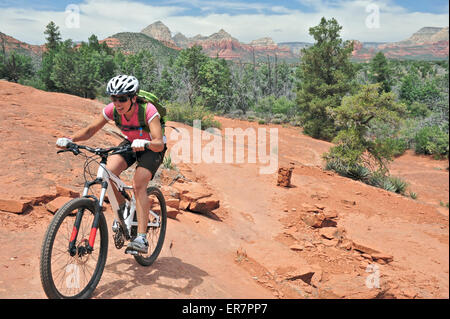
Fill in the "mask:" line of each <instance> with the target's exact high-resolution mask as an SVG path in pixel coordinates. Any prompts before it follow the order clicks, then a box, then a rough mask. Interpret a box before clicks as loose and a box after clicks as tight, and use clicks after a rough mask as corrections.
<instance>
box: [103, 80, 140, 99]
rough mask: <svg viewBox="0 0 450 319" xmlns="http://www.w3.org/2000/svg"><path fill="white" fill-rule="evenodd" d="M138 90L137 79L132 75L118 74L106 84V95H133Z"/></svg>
mask: <svg viewBox="0 0 450 319" xmlns="http://www.w3.org/2000/svg"><path fill="white" fill-rule="evenodd" d="M138 91H139V81H138V79H136V78H135V77H134V76H132V75H118V76H115V77H113V78H112V79H111V80H109V82H108V85H107V86H106V93H107V94H108V95H133V94H136V93H137V92H138Z"/></svg>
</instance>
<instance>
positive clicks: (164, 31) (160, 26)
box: [141, 21, 181, 50]
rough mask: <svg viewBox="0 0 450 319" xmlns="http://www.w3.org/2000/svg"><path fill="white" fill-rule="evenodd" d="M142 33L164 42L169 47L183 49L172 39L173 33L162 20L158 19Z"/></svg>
mask: <svg viewBox="0 0 450 319" xmlns="http://www.w3.org/2000/svg"><path fill="white" fill-rule="evenodd" d="M141 33H143V34H145V35H148V36H149V37H152V38H153V39H156V40H158V41H160V42H162V43H163V44H164V45H165V46H167V47H169V48H172V49H176V50H181V49H180V48H179V47H178V46H177V45H176V44H175V41H174V40H173V39H172V34H171V32H170V30H169V28H168V27H167V26H166V25H165V24H164V23H162V22H161V21H156V22H155V23H152V24H150V25H149V26H147V27H145V28H144V29H142V31H141Z"/></svg>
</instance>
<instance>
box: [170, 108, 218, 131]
mask: <svg viewBox="0 0 450 319" xmlns="http://www.w3.org/2000/svg"><path fill="white" fill-rule="evenodd" d="M166 107H167V120H168V121H174V122H180V123H184V124H187V125H191V126H192V125H193V123H194V120H201V129H202V130H204V129H207V128H210V127H216V128H219V129H220V128H221V125H220V122H218V121H216V120H214V114H213V113H211V111H209V110H207V109H206V108H205V107H204V106H198V105H194V106H193V107H192V108H191V107H189V106H187V105H182V104H178V103H172V104H167V105H166Z"/></svg>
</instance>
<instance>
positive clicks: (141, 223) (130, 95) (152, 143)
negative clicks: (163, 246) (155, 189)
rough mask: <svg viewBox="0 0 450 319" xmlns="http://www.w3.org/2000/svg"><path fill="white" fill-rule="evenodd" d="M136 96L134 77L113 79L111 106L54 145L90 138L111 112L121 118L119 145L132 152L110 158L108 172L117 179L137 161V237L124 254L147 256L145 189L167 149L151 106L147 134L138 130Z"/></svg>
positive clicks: (119, 199)
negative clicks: (84, 126)
mask: <svg viewBox="0 0 450 319" xmlns="http://www.w3.org/2000/svg"><path fill="white" fill-rule="evenodd" d="M138 92H139V81H138V80H137V79H136V78H135V77H134V76H128V75H118V76H116V77H114V78H112V79H111V80H110V81H109V82H108V85H107V89H106V93H107V94H108V95H110V96H111V100H112V103H110V104H108V105H107V106H106V107H104V108H103V112H102V114H101V115H100V116H99V117H98V119H97V120H95V121H94V122H93V123H92V124H91V125H89V126H88V127H87V128H85V129H82V130H80V131H78V132H76V133H75V134H73V135H72V136H71V137H63V138H59V139H58V140H57V141H56V145H57V146H58V147H60V148H65V147H67V144H68V143H69V142H78V141H85V140H87V139H89V138H91V137H92V136H93V135H94V134H95V133H97V132H98V131H99V130H100V129H101V128H102V127H103V126H104V125H105V124H106V123H108V121H114V109H115V110H116V112H117V114H118V116H120V117H121V131H122V133H123V134H124V135H125V136H126V140H125V141H124V142H122V143H121V144H120V145H124V144H127V143H129V144H131V147H132V149H133V152H130V153H122V154H116V155H112V156H111V157H109V159H108V164H107V168H108V169H109V170H110V171H112V172H113V173H114V174H115V175H117V176H119V175H120V174H121V173H122V172H123V171H124V170H126V169H127V168H129V167H130V166H131V165H132V164H134V163H135V162H136V161H137V168H136V171H135V173H134V177H133V188H134V193H135V197H136V211H137V219H138V236H137V237H136V238H135V239H134V240H133V241H132V242H130V243H129V244H128V247H127V250H126V252H127V251H129V250H135V251H138V252H141V253H147V252H148V242H147V239H146V233H147V224H148V211H149V210H150V202H149V198H148V197H147V186H148V183H149V181H150V180H151V179H152V178H153V177H154V176H155V173H156V171H157V169H158V167H159V166H160V165H161V163H162V161H163V158H164V153H165V151H166V149H167V147H166V145H165V139H163V138H164V137H163V134H162V128H161V123H160V119H159V117H160V115H159V113H158V111H157V109H156V107H155V106H154V105H153V104H151V103H148V104H147V108H146V114H145V122H146V123H147V125H148V127H149V129H150V131H149V132H147V131H145V130H142V128H140V129H139V119H138V113H139V104H138V102H139V101H138V96H137V93H138ZM116 116H117V115H116ZM133 128H134V129H133ZM113 190H114V192H115V194H116V198H117V199H118V201H119V207H120V209H119V210H123V207H124V199H123V197H122V195H120V193H119V192H118V191H117V189H116V188H115V186H114V185H113Z"/></svg>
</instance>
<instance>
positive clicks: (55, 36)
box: [44, 21, 61, 50]
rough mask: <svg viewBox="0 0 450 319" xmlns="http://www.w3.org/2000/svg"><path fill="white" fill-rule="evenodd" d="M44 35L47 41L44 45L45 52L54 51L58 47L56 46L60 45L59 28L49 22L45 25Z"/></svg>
mask: <svg viewBox="0 0 450 319" xmlns="http://www.w3.org/2000/svg"><path fill="white" fill-rule="evenodd" d="M44 34H46V35H47V37H46V38H45V39H46V40H47V43H46V44H45V47H46V48H47V50H54V49H56V48H57V47H58V44H60V43H61V34H60V32H59V27H58V26H57V25H56V24H55V23H54V22H53V21H50V23H49V24H47V26H46V27H45V31H44Z"/></svg>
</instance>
